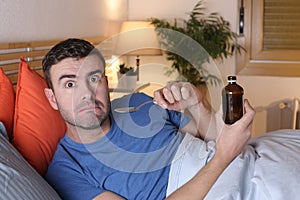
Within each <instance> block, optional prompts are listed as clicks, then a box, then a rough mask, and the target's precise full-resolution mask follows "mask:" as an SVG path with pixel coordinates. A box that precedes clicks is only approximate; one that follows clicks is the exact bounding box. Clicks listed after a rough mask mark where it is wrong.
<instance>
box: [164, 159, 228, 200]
mask: <svg viewBox="0 0 300 200" xmlns="http://www.w3.org/2000/svg"><path fill="white" fill-rule="evenodd" d="M229 163H230V162H228V161H226V160H223V159H222V158H221V157H220V156H218V155H217V154H216V155H215V156H214V157H213V158H212V159H211V161H210V162H209V163H208V164H207V165H205V166H204V167H203V168H202V169H201V170H200V171H199V172H198V173H197V174H196V175H195V176H194V177H193V178H192V179H191V180H190V181H188V182H187V183H186V184H184V185H183V186H181V187H180V188H179V189H178V190H176V191H175V192H174V193H172V194H171V195H170V196H168V197H167V199H169V200H172V199H178V200H181V199H190V200H193V199H197V200H199V199H204V197H205V196H206V195H207V193H208V192H209V190H210V189H211V188H212V186H213V185H214V183H215V182H216V181H217V179H218V177H219V176H220V175H221V174H222V172H223V171H224V170H225V168H226V167H227V166H228V165H229Z"/></svg>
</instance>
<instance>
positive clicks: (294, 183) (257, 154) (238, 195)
mask: <svg viewBox="0 0 300 200" xmlns="http://www.w3.org/2000/svg"><path fill="white" fill-rule="evenodd" d="M199 147H200V148H199ZM213 154H214V143H213V142H210V143H204V142H202V141H201V140H198V139H195V138H193V137H192V136H190V135H189V134H187V135H186V137H185V138H184V140H183V144H182V145H181V146H180V150H179V151H178V152H177V154H176V159H174V162H173V163H172V166H171V172H170V178H169V185H168V190H167V194H168V195H169V194H171V193H172V192H173V191H174V190H176V189H177V188H178V187H180V186H181V185H182V184H184V183H185V182H186V181H187V180H189V179H190V178H191V177H192V176H193V175H194V174H195V173H197V171H198V170H199V169H201V168H202V167H203V166H204V165H205V164H206V163H207V162H208V161H209V159H211V157H212V156H213ZM199 187H201V186H199ZM299 194H300V131H299V130H296V131H294V130H279V131H275V132H272V133H268V134H265V135H261V136H259V137H255V138H253V139H252V140H251V141H250V142H249V145H247V147H246V148H245V150H244V152H243V153H242V154H240V156H238V157H237V158H236V159H235V160H234V161H233V162H232V163H231V164H230V165H229V166H228V168H227V169H226V170H225V171H224V172H223V174H222V175H221V176H220V177H219V179H218V181H217V182H216V183H215V185H214V186H213V188H212V189H211V190H210V192H209V193H208V195H207V196H206V198H205V199H211V200H215V199H218V200H219V199H234V200H237V199H243V200H247V199H249V200H254V199H259V200H264V199H268V200H270V199H272V200H273V199H274V200H276V199H278V200H282V199H289V200H293V199H299Z"/></svg>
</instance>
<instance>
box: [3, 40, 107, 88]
mask: <svg viewBox="0 0 300 200" xmlns="http://www.w3.org/2000/svg"><path fill="white" fill-rule="evenodd" d="M83 39H85V40H88V41H90V42H91V43H92V44H93V45H95V46H96V47H97V48H98V49H99V50H100V51H101V52H102V54H103V55H104V57H105V58H106V59H109V57H111V54H112V53H111V47H110V46H111V41H108V40H106V39H107V38H106V37H90V38H83ZM60 41H62V40H45V41H32V42H16V43H13V42H11V43H0V67H2V69H3V71H4V72H5V74H6V75H7V76H8V77H9V78H10V80H11V81H12V83H13V85H14V87H16V84H17V80H18V72H19V63H20V61H19V60H20V57H21V56H23V57H24V59H25V61H27V63H28V64H29V66H30V68H31V69H33V70H35V71H36V72H38V73H39V74H41V75H43V72H42V60H43V57H44V55H45V54H46V53H47V52H48V51H49V49H50V48H51V47H52V46H54V45H55V44H57V43H58V42H60Z"/></svg>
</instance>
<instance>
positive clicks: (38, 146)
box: [12, 58, 66, 176]
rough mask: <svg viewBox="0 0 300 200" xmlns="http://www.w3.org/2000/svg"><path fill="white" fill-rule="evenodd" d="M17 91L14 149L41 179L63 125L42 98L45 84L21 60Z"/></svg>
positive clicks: (63, 131)
mask: <svg viewBox="0 0 300 200" xmlns="http://www.w3.org/2000/svg"><path fill="white" fill-rule="evenodd" d="M20 63H21V64H20V70H19V79H18V84H17V88H16V102H15V113H14V134H13V141H12V142H13V145H14V146H15V147H16V148H17V149H18V151H19V152H20V153H21V154H22V155H23V157H24V158H25V159H26V160H27V161H28V162H29V164H31V165H32V166H33V167H34V168H35V169H36V170H37V171H38V172H39V173H40V174H41V175H42V176H43V175H44V174H45V173H46V170H47V167H48V165H49V163H50V161H51V159H52V157H53V154H54V152H55V150H56V146H57V143H58V141H59V140H60V138H62V137H63V136H64V135H65V132H66V125H65V122H64V120H63V119H62V117H61V115H60V113H59V112H58V111H56V110H54V109H53V108H52V107H51V106H50V104H49V102H48V100H47V98H46V96H45V94H44V88H46V87H47V84H46V81H45V80H44V78H43V77H42V76H40V75H39V74H38V73H37V72H35V71H33V70H31V69H30V68H29V66H28V64H27V63H26V62H25V61H24V59H23V58H21V59H20Z"/></svg>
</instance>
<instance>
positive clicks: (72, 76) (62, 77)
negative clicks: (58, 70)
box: [58, 69, 103, 82]
mask: <svg viewBox="0 0 300 200" xmlns="http://www.w3.org/2000/svg"><path fill="white" fill-rule="evenodd" d="M97 73H100V74H103V71H102V70H100V69H97V70H94V71H91V72H89V73H88V76H91V75H93V74H97ZM64 78H76V75H74V74H65V75H62V76H61V77H59V79H58V82H60V81H61V80H62V79H64Z"/></svg>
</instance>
